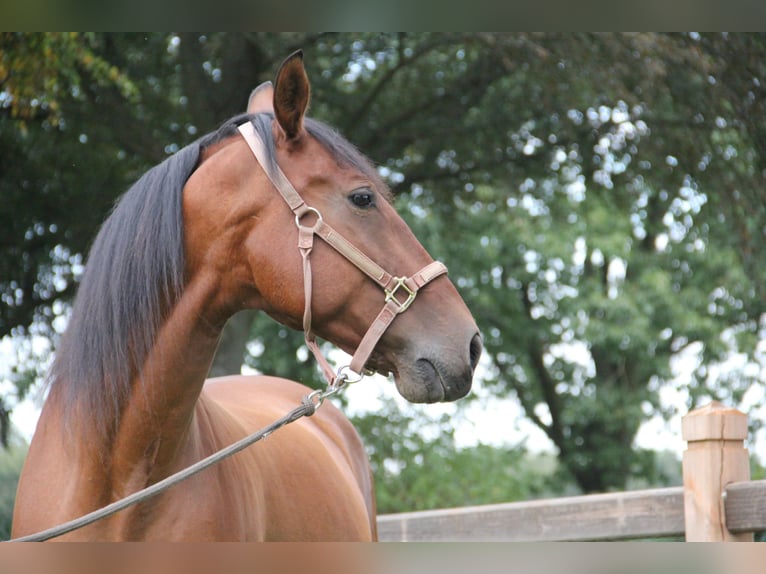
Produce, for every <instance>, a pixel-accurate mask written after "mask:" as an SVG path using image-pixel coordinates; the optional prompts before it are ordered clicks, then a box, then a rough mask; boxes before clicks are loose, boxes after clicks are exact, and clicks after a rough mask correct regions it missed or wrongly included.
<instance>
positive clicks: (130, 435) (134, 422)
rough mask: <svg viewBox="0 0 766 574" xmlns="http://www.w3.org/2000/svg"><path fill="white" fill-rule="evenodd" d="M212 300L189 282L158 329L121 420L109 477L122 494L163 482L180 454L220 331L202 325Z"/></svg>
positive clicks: (199, 285)
mask: <svg viewBox="0 0 766 574" xmlns="http://www.w3.org/2000/svg"><path fill="white" fill-rule="evenodd" d="M213 295H214V290H213V289H212V288H211V287H210V286H206V285H204V284H202V282H200V281H194V280H192V281H191V282H190V283H189V284H187V286H186V288H185V290H184V292H183V294H182V295H181V298H180V299H179V301H178V302H177V304H176V305H175V306H174V308H173V309H172V311H171V312H170V314H169V315H168V317H167V319H166V320H165V321H164V323H163V324H162V326H161V327H160V330H159V333H158V334H157V337H156V343H155V345H154V347H153V348H152V350H151V352H150V353H149V355H148V357H147V360H146V362H145V363H144V366H143V368H142V369H141V371H140V372H138V373H136V374H135V377H134V380H133V385H132V393H131V396H130V398H129V400H128V401H127V403H126V405H125V407H124V409H123V411H122V414H121V418H120V425H119V429H118V431H117V434H116V436H115V438H114V441H113V444H112V445H111V446H110V448H111V456H110V459H111V473H112V476H113V477H119V479H120V482H123V485H122V488H124V489H125V490H126V491H128V490H135V489H136V488H141V487H143V486H146V484H148V483H150V482H154V481H156V480H159V479H161V478H164V476H166V475H167V474H169V473H170V472H172V471H173V470H175V467H176V466H177V465H178V464H179V462H180V461H179V457H180V456H182V454H183V452H184V448H183V447H184V445H185V441H186V440H187V439H188V437H189V428H190V425H191V424H192V422H193V420H194V411H195V406H196V404H197V401H198V399H199V397H200V393H201V390H202V385H203V384H204V381H205V377H206V375H207V373H208V370H209V368H210V364H211V363H212V360H213V356H214V354H215V350H216V347H217V345H218V341H219V339H220V334H221V326H222V323H221V324H220V326H219V325H217V324H211V323H209V322H208V321H207V320H206V309H207V308H209V302H210V300H211V297H212V296H213Z"/></svg>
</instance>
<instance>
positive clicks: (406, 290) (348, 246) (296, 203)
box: [238, 122, 447, 387]
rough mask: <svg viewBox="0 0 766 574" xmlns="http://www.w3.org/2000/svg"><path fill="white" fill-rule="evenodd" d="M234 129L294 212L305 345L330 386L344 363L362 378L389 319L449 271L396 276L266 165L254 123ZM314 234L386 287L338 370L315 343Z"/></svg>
mask: <svg viewBox="0 0 766 574" xmlns="http://www.w3.org/2000/svg"><path fill="white" fill-rule="evenodd" d="M238 129H239V131H240V133H241V134H242V137H244V138H245V141H246V142H247V144H248V146H250V149H251V151H252V152H253V155H254V156H255V159H256V160H257V161H258V163H260V164H261V166H262V167H263V169H264V171H265V172H266V175H267V176H268V178H269V180H270V181H271V183H272V184H273V185H274V187H275V188H276V189H277V191H278V192H279V194H280V195H281V196H282V198H283V199H284V200H285V202H286V203H287V205H288V206H289V207H290V209H291V210H292V212H293V213H294V214H295V225H296V227H297V228H298V249H299V250H300V253H301V257H302V259H303V293H304V298H305V305H304V311H303V333H304V338H305V340H306V345H307V346H308V348H309V349H310V350H311V352H312V353H313V354H314V356H315V357H316V359H317V362H318V363H319V365H320V367H321V369H322V373H323V375H324V377H325V379H326V380H327V382H328V384H329V385H330V386H331V387H333V386H336V385H337V384H339V381H340V384H343V383H345V382H347V381H348V375H346V374H345V373H344V372H343V371H344V370H345V369H346V368H348V369H350V370H351V371H353V372H355V373H358V374H359V375H360V378H361V376H362V375H363V374H364V372H365V364H366V363H367V360H368V359H369V358H370V355H371V354H372V351H373V350H374V349H375V346H376V345H377V344H378V341H379V340H380V338H381V337H382V336H383V334H384V333H385V332H386V329H388V327H389V325H391V323H392V322H393V320H394V319H395V318H396V317H397V315H399V314H400V313H404V312H405V311H406V310H407V309H409V307H410V305H412V303H413V301H414V300H415V298H416V297H417V294H418V291H419V290H420V289H421V288H422V287H423V286H424V285H426V284H428V283H430V282H431V281H433V280H434V279H436V278H437V277H439V276H440V275H444V274H445V273H447V267H445V265H444V264H443V263H442V262H440V261H432V262H431V263H429V264H428V265H426V266H425V267H423V268H422V269H421V270H420V271H418V272H417V273H415V274H413V275H411V276H410V277H395V276H394V275H392V274H390V273H388V272H387V271H386V270H385V269H383V268H382V267H380V265H378V264H377V263H375V262H374V261H373V260H372V259H370V258H369V257H367V256H366V255H365V254H364V253H362V252H361V251H360V250H359V249H358V248H356V247H355V246H354V245H353V244H352V243H351V242H349V241H348V240H347V239H346V238H345V237H343V236H342V235H341V234H340V233H338V232H337V231H335V229H333V228H332V227H331V226H330V225H329V224H328V223H326V222H325V221H324V219H323V218H322V214H321V213H320V212H319V210H317V209H315V208H313V207H310V206H309V205H306V202H305V201H304V200H303V198H302V197H301V196H300V194H299V193H298V192H297V191H296V190H295V188H294V187H293V185H292V184H291V183H290V181H289V180H288V179H287V176H285V174H284V172H283V171H282V169H281V168H280V167H279V166H278V165H277V166H276V168H275V170H274V173H271V172H270V170H269V169H267V167H266V166H268V165H269V162H268V161H267V154H266V146H265V145H264V142H263V140H262V139H261V137H260V135H259V134H258V132H257V131H256V130H255V128H254V127H253V125H252V123H250V122H246V123H244V124H242V125H240V126H239V127H238ZM309 218H313V220H314V221H313V224H311V225H304V224H303V220H304V219H309ZM315 235H318V236H319V237H321V238H322V239H323V240H324V241H325V243H327V244H328V245H330V246H331V247H332V248H333V249H335V250H336V251H337V252H338V253H340V254H341V255H343V256H344V257H345V258H346V259H348V260H349V261H350V262H351V263H353V264H354V265H355V266H356V267H357V268H358V269H359V270H360V271H362V272H363V273H364V274H365V275H367V276H368V277H369V278H370V279H372V280H373V281H374V282H375V283H377V284H378V285H379V286H380V287H381V288H382V289H383V291H384V293H385V300H384V304H383V308H382V309H381V311H380V313H378V316H377V317H375V320H374V321H373V322H372V324H371V325H370V327H369V328H368V329H367V332H366V333H365V334H364V337H362V340H361V342H360V343H359V346H358V347H357V348H356V351H355V352H354V355H353V357H352V358H351V363H350V364H349V365H348V367H342V368H341V369H339V370H338V372H337V373H336V372H334V371H333V369H332V367H331V366H330V364H329V363H328V362H327V359H325V357H324V355H323V354H322V352H321V350H320V349H319V346H318V345H317V343H316V337H315V336H314V334H313V333H312V332H311V294H312V285H311V260H310V255H311V250H312V249H313V246H314V236H315Z"/></svg>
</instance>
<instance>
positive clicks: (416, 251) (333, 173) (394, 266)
mask: <svg viewBox="0 0 766 574" xmlns="http://www.w3.org/2000/svg"><path fill="white" fill-rule="evenodd" d="M309 100H310V84H309V80H308V77H307V75H306V72H305V69H304V65H303V57H302V54H301V53H300V52H297V53H295V54H293V55H292V56H291V57H289V58H288V59H287V60H286V61H285V62H284V63H283V64H282V66H281V68H280V70H279V72H278V74H277V77H276V81H275V82H274V84H273V85H272V84H271V83H266V84H263V85H261V86H259V88H257V89H256V90H255V91H254V92H253V94H252V96H251V98H250V102H249V105H248V112H249V114H250V115H248V116H247V118H246V119H247V121H246V129H245V128H240V131H241V132H242V134H243V135H245V136H246V137H245V138H244V139H243V138H234V139H235V140H236V145H233V144H232V145H224V146H221V147H220V148H215V147H214V148H213V149H211V150H210V151H208V152H207V153H206V157H205V158H203V161H202V163H201V165H200V167H199V168H198V169H197V170H196V171H195V173H194V174H193V176H192V177H191V178H190V180H189V182H188V183H187V187H186V190H185V191H184V211H185V216H184V218H185V221H186V228H187V231H186V236H187V240H186V241H187V257H188V260H189V264H190V265H191V266H192V268H193V269H195V270H197V271H200V273H201V274H202V276H205V277H207V278H208V279H207V280H209V281H212V280H215V281H218V282H219V288H218V289H217V296H216V302H215V303H216V304H217V305H219V307H220V308H221V309H222V310H225V313H224V315H230V314H231V312H233V311H236V310H237V309H238V308H244V307H254V308H259V309H262V310H264V311H265V312H267V313H268V314H269V315H271V316H272V317H273V318H275V319H276V320H278V321H280V322H281V323H283V324H285V325H288V326H290V327H293V328H296V329H303V330H304V331H306V332H307V339H312V337H313V333H316V334H317V335H319V336H320V337H322V338H323V339H326V340H328V341H331V342H332V343H334V344H336V345H338V346H339V347H340V348H342V349H343V350H345V351H347V352H348V353H351V354H354V353H355V351H356V350H357V349H358V347H359V346H360V344H361V345H363V346H365V345H367V346H369V349H367V351H366V352H365V353H364V354H363V357H362V358H361V359H359V358H358V356H357V365H356V366H355V367H354V370H357V371H361V370H363V369H370V370H376V371H380V372H390V373H392V374H393V375H394V379H395V381H396V385H397V388H398V390H399V392H400V393H401V394H402V396H404V397H405V398H406V399H408V400H409V401H411V402H436V401H451V400H456V399H458V398H460V397H462V396H464V395H465V394H466V393H468V391H469V390H470V388H471V380H472V377H473V372H474V370H475V368H476V364H477V362H478V359H479V356H480V354H481V348H482V343H481V336H480V334H479V331H478V328H477V326H476V323H475V322H474V320H473V318H472V316H471V313H470V312H469V310H468V308H467V307H466V305H465V303H464V302H463V300H462V298H461V297H460V295H459V294H458V292H457V290H456V289H455V287H454V285H453V284H452V282H451V281H450V280H449V278H448V277H447V276H446V273H444V271H446V269H445V268H443V266H441V264H438V263H434V262H433V260H432V258H431V257H430V256H429V254H428V253H427V251H426V250H425V249H424V247H423V246H422V245H421V244H420V243H419V242H418V240H417V239H416V238H415V236H414V235H413V233H412V232H411V230H410V229H409V228H408V226H407V225H406V223H405V222H404V221H403V220H402V218H401V217H400V216H399V215H398V214H397V212H396V210H395V209H394V206H393V204H392V196H391V193H390V191H389V189H388V188H387V186H386V185H385V183H384V182H383V180H382V178H381V177H380V176H379V174H378V172H377V170H376V169H375V168H374V167H373V166H372V164H371V163H370V162H369V160H367V159H366V158H365V157H364V156H363V155H362V154H361V153H359V152H358V151H357V150H356V148H354V146H352V145H351V144H349V143H348V142H347V141H346V140H345V139H343V138H342V137H341V136H340V135H339V134H338V133H337V132H335V131H334V130H332V129H331V128H329V127H328V126H326V125H325V124H322V123H321V122H318V121H315V120H312V119H311V118H308V117H307V116H306V112H307V109H308V106H309ZM253 139H255V140H257V141H258V142H260V143H253V141H251V140H253ZM246 140H248V141H247V142H246ZM246 143H249V145H246ZM256 148H258V149H257V150H256ZM254 153H255V154H256V158H258V155H260V156H261V157H260V158H258V161H255V160H254V158H253V154H254ZM214 163H215V164H216V166H220V165H225V166H226V170H225V173H226V175H225V176H223V177H222V176H220V173H221V170H219V169H212V167H213V164H214ZM208 166H210V168H211V169H206V168H207V167H208ZM285 181H286V182H287V183H285ZM283 186H287V187H289V188H290V189H292V191H289V192H286V194H285V193H282V190H281V189H280V188H281V187H283ZM275 188H277V189H276V190H275ZM211 189H217V190H218V192H217V194H216V195H213V194H212V193H211V191H210V190H211ZM278 191H279V192H278ZM206 268H207V269H210V268H212V269H213V272H210V273H204V272H203V270H204V269H206ZM378 275H380V276H381V277H378ZM213 277H215V279H213ZM307 293H308V295H307ZM386 306H387V307H388V309H389V311H388V314H389V315H391V316H390V317H388V319H387V320H386V322H385V324H381V323H379V321H380V315H382V314H385V312H383V311H381V309H383V308H384V307H386ZM307 309H308V311H309V312H308V313H307V312H306V310H307ZM371 326H372V327H371ZM371 331H379V332H376V333H374V334H373V335H370V334H369V332H371ZM309 332H310V333H309ZM353 365H354V363H353V362H352V366H353Z"/></svg>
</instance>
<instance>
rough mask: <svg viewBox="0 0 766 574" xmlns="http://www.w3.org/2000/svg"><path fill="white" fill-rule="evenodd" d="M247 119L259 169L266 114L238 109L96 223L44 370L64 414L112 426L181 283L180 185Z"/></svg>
mask: <svg viewBox="0 0 766 574" xmlns="http://www.w3.org/2000/svg"><path fill="white" fill-rule="evenodd" d="M248 120H249V121H252V123H253V125H254V127H255V128H256V130H258V131H259V133H260V134H261V136H262V139H263V140H264V141H265V142H266V144H267V154H268V159H269V163H270V165H269V166H266V169H273V168H274V166H276V153H275V149H274V143H273V138H272V134H271V125H272V120H273V115H271V114H263V113H262V114H257V115H250V114H242V115H239V116H236V117H234V118H231V119H230V120H228V121H227V122H226V123H224V124H223V125H221V127H220V128H218V130H217V131H215V132H212V133H210V134H207V135H206V136H203V137H202V138H200V139H198V140H197V141H195V142H194V143H192V144H190V145H188V146H186V147H184V148H182V149H181V150H179V151H178V152H176V153H175V154H174V155H172V156H170V157H168V158H167V159H165V160H164V161H163V162H162V163H160V164H158V165H156V166H155V167H153V168H151V169H150V170H149V171H147V172H146V173H145V174H144V175H143V176H142V177H141V178H139V179H138V181H136V182H135V183H134V184H133V185H132V186H131V187H130V188H129V189H128V191H127V192H126V193H125V194H124V195H122V197H121V198H119V199H118V201H117V203H116V204H115V207H114V209H113V210H112V213H111V214H110V215H109V217H108V218H107V219H106V220H105V221H104V223H103V224H102V227H101V229H100V230H99V232H98V234H97V236H96V238H95V240H94V242H93V245H92V247H91V249H90V253H89V255H88V260H87V264H86V266H85V272H84V273H83V276H82V279H81V281H80V286H79V288H78V292H77V296H76V298H75V301H74V304H73V307H72V312H71V315H70V319H69V323H68V326H67V329H66V331H65V333H64V335H63V336H62V338H61V341H60V344H59V346H58V349H57V351H56V356H55V358H54V361H53V363H52V365H51V368H50V371H49V373H48V384H49V385H50V389H51V392H54V391H55V392H56V393H57V394H58V397H59V399H60V400H62V401H63V407H64V410H63V412H64V414H65V417H66V419H67V421H68V422H71V421H73V420H79V421H82V420H86V418H87V420H89V423H90V424H89V425H88V426H89V427H90V428H95V429H96V431H98V433H99V436H102V437H104V438H105V439H107V440H108V439H109V438H110V437H112V436H114V434H115V433H116V431H117V429H118V427H119V422H120V415H121V412H122V410H123V407H124V405H125V404H126V402H127V401H128V399H129V398H130V395H131V384H132V380H133V379H134V378H135V376H136V373H137V372H138V371H139V370H140V369H141V368H142V366H143V364H144V362H145V360H146V358H147V356H148V354H149V352H150V351H151V349H152V347H153V346H154V344H155V339H156V336H157V333H158V331H159V329H160V326H161V325H162V323H163V321H164V320H165V318H166V317H167V315H168V314H169V312H170V310H171V309H172V308H173V307H174V305H175V304H176V303H177V301H178V299H179V298H180V296H181V293H182V292H183V289H184V286H185V285H184V260H185V257H184V246H183V240H184V224H183V188H184V185H185V184H186V181H187V180H188V179H189V177H190V176H191V174H192V173H193V172H194V170H195V169H196V167H197V166H198V164H199V161H200V157H201V152H202V151H203V150H204V149H205V148H206V147H208V146H210V145H213V144H215V143H217V142H219V141H221V140H223V139H226V138H229V137H232V136H234V135H236V134H237V131H236V127H237V126H238V125H239V124H241V123H242V122H244V121H248ZM305 125H306V129H307V131H308V132H309V133H310V134H311V135H312V136H313V137H315V138H316V139H317V140H318V141H319V142H320V144H322V145H323V146H324V147H325V148H327V150H328V151H329V152H330V153H331V154H332V155H333V156H334V157H335V158H336V161H338V163H339V164H340V165H348V166H351V167H354V168H356V169H359V170H360V171H362V172H363V173H364V174H365V175H366V176H367V177H369V178H370V179H372V180H373V182H375V183H376V184H378V183H380V184H381V189H386V187H385V185H383V184H382V179H381V178H380V176H379V175H378V173H377V170H375V168H374V166H373V165H372V164H371V163H370V162H369V160H368V159H367V158H366V157H364V156H363V155H362V154H361V153H360V152H359V151H358V150H357V149H356V148H355V147H354V146H353V145H352V144H350V143H349V142H348V141H347V140H345V139H344V138H343V137H342V136H340V134H338V133H337V132H335V131H334V130H333V129H332V128H330V127H329V126H327V125H325V124H323V123H321V122H318V121H316V120H311V119H308V118H307V119H306V123H305ZM68 426H69V425H68Z"/></svg>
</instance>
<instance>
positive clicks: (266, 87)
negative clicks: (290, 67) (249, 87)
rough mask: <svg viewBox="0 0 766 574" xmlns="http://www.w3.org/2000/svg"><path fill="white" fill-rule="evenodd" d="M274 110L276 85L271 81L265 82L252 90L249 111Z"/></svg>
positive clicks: (253, 112)
mask: <svg viewBox="0 0 766 574" xmlns="http://www.w3.org/2000/svg"><path fill="white" fill-rule="evenodd" d="M273 111H274V86H273V85H272V84H271V82H263V83H262V84H261V85H260V86H258V87H257V88H255V89H254V90H253V91H252V92H250V99H249V100H247V113H248V114H259V113H261V112H273Z"/></svg>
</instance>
